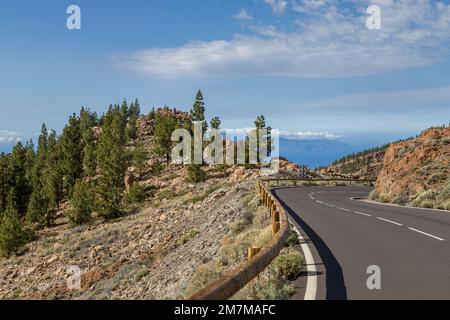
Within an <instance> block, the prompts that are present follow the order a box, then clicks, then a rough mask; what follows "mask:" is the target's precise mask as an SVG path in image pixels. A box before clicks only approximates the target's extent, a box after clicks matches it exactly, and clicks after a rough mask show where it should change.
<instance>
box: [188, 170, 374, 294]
mask: <svg viewBox="0 0 450 320" xmlns="http://www.w3.org/2000/svg"><path fill="white" fill-rule="evenodd" d="M280 181H292V182H295V183H297V182H308V183H309V184H311V183H314V182H328V183H332V182H350V184H351V183H371V184H373V183H374V182H375V180H370V179H359V180H357V179H306V178H305V179H302V178H300V179H285V178H270V179H264V180H261V181H259V182H258V184H257V188H258V192H259V195H260V196H261V199H262V203H263V205H264V206H266V207H267V208H268V209H269V210H270V214H271V218H272V232H273V239H272V241H271V243H270V244H269V245H268V246H267V247H265V248H255V247H250V248H249V250H248V260H247V261H245V262H244V263H243V264H241V265H240V266H239V267H237V268H236V269H234V270H232V271H231V272H229V273H228V274H226V275H225V276H223V277H222V278H220V279H218V280H217V281H215V282H212V283H210V284H208V285H207V286H206V287H204V288H202V289H201V290H200V291H198V292H196V293H195V294H193V295H191V296H190V297H188V300H226V299H229V298H231V297H232V296H233V295H234V294H236V293H237V292H238V291H239V290H241V289H242V288H243V287H244V286H245V285H246V284H248V283H249V282H250V281H251V280H253V279H254V278H255V277H256V276H258V275H259V274H260V273H261V272H262V271H264V269H266V268H267V267H268V266H269V264H270V263H271V262H272V261H273V260H274V259H275V258H276V257H277V256H278V254H279V253H280V251H281V249H283V247H284V245H285V242H286V240H287V238H288V236H289V220H288V215H287V213H286V211H285V209H284V207H283V206H282V205H281V204H280V202H279V201H278V200H277V199H276V198H275V196H274V195H273V194H272V192H271V191H270V189H269V186H268V185H269V184H270V182H277V184H278V183H279V182H280Z"/></svg>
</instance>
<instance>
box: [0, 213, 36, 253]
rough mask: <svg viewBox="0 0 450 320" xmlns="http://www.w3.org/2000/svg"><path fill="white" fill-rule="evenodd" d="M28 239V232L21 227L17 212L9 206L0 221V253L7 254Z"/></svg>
mask: <svg viewBox="0 0 450 320" xmlns="http://www.w3.org/2000/svg"><path fill="white" fill-rule="evenodd" d="M29 240H30V234H29V233H27V232H26V230H25V229H24V228H23V227H22V222H21V219H20V216H19V213H18V212H17V210H15V209H14V208H11V207H9V208H8V209H6V211H5V212H4V213H3V217H2V219H1V221H0V255H1V256H9V255H10V254H11V253H13V252H15V251H16V250H17V249H18V248H19V247H20V246H22V245H24V244H25V243H27V242H28V241H29Z"/></svg>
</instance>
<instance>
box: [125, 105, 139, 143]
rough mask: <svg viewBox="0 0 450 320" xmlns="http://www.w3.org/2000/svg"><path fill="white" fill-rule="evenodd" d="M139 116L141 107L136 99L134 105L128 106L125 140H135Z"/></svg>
mask: <svg viewBox="0 0 450 320" xmlns="http://www.w3.org/2000/svg"><path fill="white" fill-rule="evenodd" d="M140 115H141V107H140V105H139V101H138V100H137V99H136V101H135V102H134V103H132V104H131V105H130V108H129V110H128V123H127V129H126V135H127V140H128V141H131V140H135V139H136V138H137V132H138V127H137V120H138V118H139V116H140Z"/></svg>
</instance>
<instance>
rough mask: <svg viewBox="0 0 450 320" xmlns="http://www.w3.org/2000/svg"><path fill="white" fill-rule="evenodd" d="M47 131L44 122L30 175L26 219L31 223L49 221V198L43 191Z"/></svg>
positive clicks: (48, 222) (46, 222)
mask: <svg viewBox="0 0 450 320" xmlns="http://www.w3.org/2000/svg"><path fill="white" fill-rule="evenodd" d="M47 148H48V132H47V127H46V125H45V124H43V125H42V129H41V134H40V136H39V142H38V148H37V153H36V160H35V163H34V167H33V174H32V177H31V186H32V193H31V197H30V203H29V205H28V211H27V220H28V221H30V222H31V223H38V224H44V223H45V224H47V225H49V224H50V223H51V221H50V219H48V217H47V213H48V211H49V199H48V195H47V193H46V192H45V183H46V181H45V175H44V171H45V169H46V164H47Z"/></svg>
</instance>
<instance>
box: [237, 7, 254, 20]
mask: <svg viewBox="0 0 450 320" xmlns="http://www.w3.org/2000/svg"><path fill="white" fill-rule="evenodd" d="M233 18H234V19H236V20H246V21H251V20H253V17H252V16H251V15H250V13H248V12H247V10H245V9H241V10H239V12H238V13H237V14H236V15H235V16H234V17H233Z"/></svg>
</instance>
